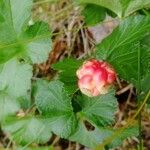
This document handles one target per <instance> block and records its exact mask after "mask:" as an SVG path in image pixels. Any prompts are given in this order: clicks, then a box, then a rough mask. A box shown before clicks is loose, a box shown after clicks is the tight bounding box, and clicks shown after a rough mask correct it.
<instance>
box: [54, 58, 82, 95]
mask: <svg viewBox="0 0 150 150" xmlns="http://www.w3.org/2000/svg"><path fill="white" fill-rule="evenodd" d="M82 63H83V61H82V60H75V59H72V58H70V59H65V60H63V61H62V62H58V63H56V64H54V65H53V66H52V68H53V69H55V70H58V71H60V72H59V80H60V81H62V82H63V83H64V87H65V89H66V90H67V91H68V93H73V92H74V91H75V90H76V89H77V77H76V71H77V69H78V68H79V67H80V66H81V65H82ZM68 71H69V73H68Z"/></svg>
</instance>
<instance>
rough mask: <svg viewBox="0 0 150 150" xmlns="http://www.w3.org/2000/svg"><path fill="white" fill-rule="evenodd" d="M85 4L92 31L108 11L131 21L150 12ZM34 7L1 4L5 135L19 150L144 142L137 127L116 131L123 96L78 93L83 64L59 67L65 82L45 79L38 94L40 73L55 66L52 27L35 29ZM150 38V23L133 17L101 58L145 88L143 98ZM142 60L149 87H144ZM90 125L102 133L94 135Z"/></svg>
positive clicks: (126, 2)
mask: <svg viewBox="0 0 150 150" xmlns="http://www.w3.org/2000/svg"><path fill="white" fill-rule="evenodd" d="M77 1H78V2H80V3H81V4H82V3H83V4H85V9H84V10H83V15H84V16H85V21H86V23H87V24H88V25H94V24H96V23H98V22H100V21H102V20H103V19H104V18H105V16H106V13H108V11H110V12H111V11H113V12H114V13H116V14H117V15H118V16H119V17H126V16H128V15H130V14H132V13H133V12H134V11H136V10H139V9H141V8H144V7H149V5H150V2H149V0H143V1H139V0H84V1H83V0H77ZM32 5H33V2H32V0H1V1H0V122H1V126H2V129H3V131H5V132H6V133H7V134H8V135H10V138H11V140H12V141H15V142H16V145H17V144H20V145H21V147H19V148H18V149H22V145H24V147H23V149H26V150H31V149H33V150H34V149H40V150H42V149H43V150H44V149H45V150H46V149H49V148H47V147H41V148H32V147H28V146H31V144H32V143H41V144H45V143H46V142H47V141H48V140H49V139H50V138H51V136H52V133H54V134H56V135H58V136H59V137H62V138H65V139H70V140H71V141H75V142H79V143H81V144H83V145H85V146H87V147H90V148H95V147H96V146H97V145H99V144H103V142H104V141H105V140H107V138H111V137H113V135H114V134H115V133H119V134H117V136H115V138H113V139H112V140H111V141H110V144H109V145H107V147H109V148H112V147H116V146H118V145H120V144H121V143H122V141H123V140H124V139H126V138H127V137H131V136H135V135H137V127H136V126H132V127H128V128H125V129H123V130H122V128H121V129H113V128H112V127H111V125H112V124H113V123H114V122H115V115H114V114H115V112H116V111H117V107H118V105H117V100H116V98H115V92H113V91H109V93H108V94H106V95H100V96H97V97H92V98H91V97H87V96H84V95H82V94H81V92H78V91H77V89H78V87H77V77H76V71H77V69H78V68H79V67H80V66H81V64H82V63H83V61H82V60H80V61H79V60H75V59H70V58H69V59H65V60H64V61H62V62H58V63H56V64H54V65H53V66H52V67H53V69H54V70H57V71H58V73H59V76H58V79H59V80H60V81H58V80H56V81H50V82H48V81H46V80H42V79H39V80H38V79H37V80H35V81H33V82H34V86H32V83H33V82H31V80H32V76H33V73H32V71H33V65H34V64H40V63H42V62H45V61H46V60H47V58H48V55H49V52H50V51H51V45H52V43H51V33H50V31H49V26H48V24H46V23H43V22H35V23H34V24H33V25H29V20H30V18H31V9H32ZM149 34H150V18H148V17H145V16H140V15H134V16H130V17H127V18H126V19H124V20H122V21H121V23H120V24H119V26H118V27H117V28H116V29H115V30H114V31H113V32H112V34H110V35H109V36H108V37H107V38H105V39H104V40H103V41H102V43H100V44H98V46H97V51H96V57H97V58H98V59H102V60H106V61H108V62H109V63H110V64H112V66H113V67H114V68H115V69H116V71H117V73H118V74H119V75H120V77H122V78H123V79H125V80H127V81H129V82H131V83H134V85H135V86H136V87H137V88H141V91H142V92H141V96H145V94H146V93H147V91H148V90H149V89H150V87H149V84H148V85H147V86H145V84H146V83H148V82H149V79H150V76H149V73H150V64H149V62H150V48H149V47H150V38H149V37H150V36H149ZM138 50H140V51H141V56H140V57H139V54H138ZM139 58H140V61H141V66H140V67H141V87H138V86H137V85H138V84H137V80H138V61H139V60H138V59H139ZM32 87H33V89H32ZM142 94H143V95H142ZM30 104H33V106H31V105H30ZM78 106H79V108H76V107H78ZM25 109H28V110H27V111H26V112H25V113H24V116H20V117H19V114H18V112H19V111H20V110H21V111H24V110H25ZM16 114H18V115H16ZM85 122H88V123H89V124H90V125H91V126H93V127H94V130H93V131H89V128H88V127H86V125H85V124H86V123H85ZM50 149H51V147H50Z"/></svg>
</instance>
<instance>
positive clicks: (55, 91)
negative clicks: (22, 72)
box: [35, 80, 77, 138]
mask: <svg viewBox="0 0 150 150" xmlns="http://www.w3.org/2000/svg"><path fill="white" fill-rule="evenodd" d="M35 103H36V105H37V107H38V109H39V110H40V112H41V113H42V115H43V116H45V117H46V120H45V121H46V122H47V123H48V124H49V126H50V127H51V129H52V131H53V132H54V133H55V134H57V135H59V136H61V137H64V138H66V137H68V136H69V135H70V134H71V133H72V132H73V131H74V130H75V128H76V123H77V120H76V117H75V114H74V112H73V108H72V105H71V99H70V98H69V97H68V95H67V92H65V90H64V87H63V83H62V82H60V81H52V82H50V83H48V82H46V81H42V80H40V81H38V83H37V89H36V92H35Z"/></svg>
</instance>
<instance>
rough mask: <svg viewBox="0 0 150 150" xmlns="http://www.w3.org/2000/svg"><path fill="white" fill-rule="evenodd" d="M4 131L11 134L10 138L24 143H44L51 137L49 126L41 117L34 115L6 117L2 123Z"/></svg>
mask: <svg viewBox="0 0 150 150" xmlns="http://www.w3.org/2000/svg"><path fill="white" fill-rule="evenodd" d="M3 129H4V131H5V132H9V133H10V134H11V139H12V140H15V141H16V142H17V143H19V144H22V145H26V144H31V143H34V142H36V143H45V142H47V141H48V140H49V139H50V137H51V128H50V126H49V124H46V123H45V122H44V120H43V119H40V118H35V117H24V118H16V117H11V118H8V119H7V121H6V122H5V124H3Z"/></svg>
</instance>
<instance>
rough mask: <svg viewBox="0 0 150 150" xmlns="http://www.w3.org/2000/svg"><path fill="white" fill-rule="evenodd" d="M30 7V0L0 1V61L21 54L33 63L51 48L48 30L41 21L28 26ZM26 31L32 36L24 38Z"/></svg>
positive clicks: (43, 56) (44, 56) (45, 57)
mask: <svg viewBox="0 0 150 150" xmlns="http://www.w3.org/2000/svg"><path fill="white" fill-rule="evenodd" d="M31 7H32V0H21V1H20V0H1V1H0V16H1V21H0V63H4V62H6V61H8V60H9V59H11V58H13V57H14V56H18V55H22V54H23V55H24V54H27V56H28V57H29V58H30V59H31V60H32V62H33V63H41V62H43V61H45V60H46V59H47V57H48V55H47V54H48V53H49V52H50V50H51V48H50V47H51V40H50V34H49V32H48V31H49V30H48V28H47V26H46V27H45V25H44V24H43V23H40V24H39V23H37V24H35V25H33V26H31V27H30V26H28V22H29V19H30V15H31ZM16 8H17V9H16ZM31 30H32V32H30V31H31ZM27 33H28V34H29V35H32V36H30V38H29V37H28V38H26V36H25V34H27ZM45 35H47V36H45ZM44 51H45V52H44Z"/></svg>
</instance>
